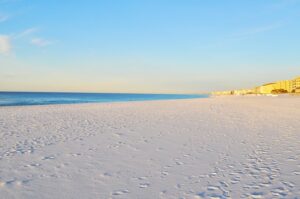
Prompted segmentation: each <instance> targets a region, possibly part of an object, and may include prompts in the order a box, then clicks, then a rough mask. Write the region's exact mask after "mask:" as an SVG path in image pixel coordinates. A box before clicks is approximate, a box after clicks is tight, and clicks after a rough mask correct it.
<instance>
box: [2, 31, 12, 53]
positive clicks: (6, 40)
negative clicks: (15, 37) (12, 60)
mask: <svg viewBox="0 0 300 199" xmlns="http://www.w3.org/2000/svg"><path fill="white" fill-rule="evenodd" d="M10 50H11V42H10V37H9V36H7V35H0V54H2V55H6V54H8V53H9V52H10Z"/></svg>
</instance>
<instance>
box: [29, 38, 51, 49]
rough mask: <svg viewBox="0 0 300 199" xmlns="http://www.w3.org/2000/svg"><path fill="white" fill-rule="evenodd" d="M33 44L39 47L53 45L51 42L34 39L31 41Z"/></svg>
mask: <svg viewBox="0 0 300 199" xmlns="http://www.w3.org/2000/svg"><path fill="white" fill-rule="evenodd" d="M31 44H33V45H35V46H39V47H44V46H49V45H51V44H52V42H51V41H49V40H46V39H43V38H33V39H32V40H31Z"/></svg>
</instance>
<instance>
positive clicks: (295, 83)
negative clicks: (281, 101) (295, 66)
mask: <svg viewBox="0 0 300 199" xmlns="http://www.w3.org/2000/svg"><path fill="white" fill-rule="evenodd" d="M291 87H292V92H294V93H300V77H297V78H295V79H293V80H292V86H291Z"/></svg>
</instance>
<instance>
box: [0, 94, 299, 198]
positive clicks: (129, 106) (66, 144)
mask: <svg viewBox="0 0 300 199" xmlns="http://www.w3.org/2000/svg"><path fill="white" fill-rule="evenodd" d="M0 138H1V142H0V198H8V199H9V198H168V199H169V198H300V159H299V157H300V98H299V97H213V98H208V99H192V100H169V101H148V102H124V103H103V104H76V105H75V104H74V105H47V106H24V107H21V106H19V107H0Z"/></svg>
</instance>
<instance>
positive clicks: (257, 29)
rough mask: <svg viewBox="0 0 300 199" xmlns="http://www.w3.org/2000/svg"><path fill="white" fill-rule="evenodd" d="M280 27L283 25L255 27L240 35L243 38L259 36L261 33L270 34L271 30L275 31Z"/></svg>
mask: <svg viewBox="0 0 300 199" xmlns="http://www.w3.org/2000/svg"><path fill="white" fill-rule="evenodd" d="M280 27H282V24H271V25H267V26H261V27H255V28H252V29H249V30H247V31H245V32H242V33H241V34H240V35H241V36H247V35H255V34H259V33H264V32H268V31H271V30H275V29H278V28H280Z"/></svg>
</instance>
